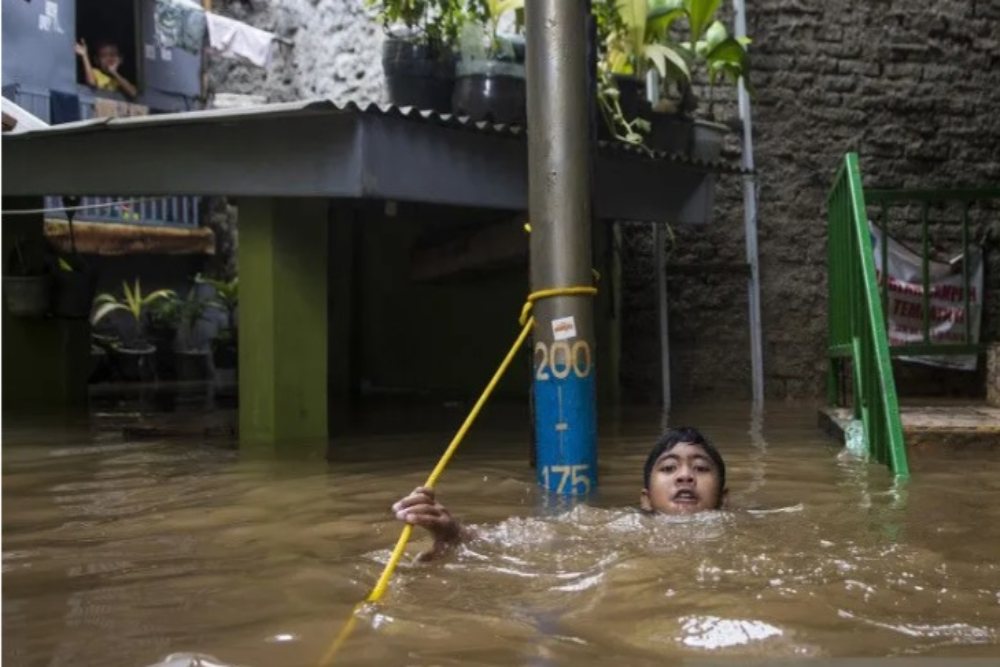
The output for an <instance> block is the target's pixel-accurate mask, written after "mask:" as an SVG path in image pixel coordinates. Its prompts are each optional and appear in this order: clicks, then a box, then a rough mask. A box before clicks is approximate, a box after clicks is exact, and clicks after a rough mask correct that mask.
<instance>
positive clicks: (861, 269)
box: [828, 153, 909, 477]
mask: <svg viewBox="0 0 1000 667" xmlns="http://www.w3.org/2000/svg"><path fill="white" fill-rule="evenodd" d="M828 209H829V213H828V216H829V217H828V220H829V226H828V230H829V240H828V252H829V278H828V284H829V300H830V313H829V336H830V371H829V373H830V375H829V382H828V386H829V387H830V393H831V398H832V399H833V401H834V402H836V398H837V396H836V394H837V381H838V380H837V379H838V376H839V371H840V367H841V364H842V363H843V361H844V359H845V358H849V359H850V360H851V361H852V368H853V376H854V395H853V403H854V416H855V418H857V419H861V420H862V423H863V424H864V432H865V442H866V443H867V446H868V451H869V454H870V455H871V456H872V458H874V459H875V460H876V461H878V462H880V463H884V464H887V465H888V466H889V468H890V469H891V470H892V472H893V473H894V474H895V475H896V476H897V477H908V476H909V465H908V462H907V459H906V448H905V445H904V442H903V428H902V425H901V423H900V419H899V402H898V399H897V396H896V383H895V380H894V378H893V375H892V364H891V360H890V358H889V343H888V337H887V336H886V326H885V317H884V314H883V309H882V301H881V298H880V295H879V287H878V279H877V277H876V274H875V257H874V252H873V250H872V244H871V240H870V238H871V236H870V233H869V231H868V215H867V212H866V208H865V197H864V192H863V191H862V188H861V172H860V169H859V167H858V156H857V154H855V153H848V154H847V155H846V156H845V158H844V163H843V164H842V165H841V167H840V169H839V170H838V172H837V177H836V179H835V180H834V185H833V189H832V191H831V192H830V195H829V198H828ZM886 226H888V225H886ZM886 240H887V239H886Z"/></svg>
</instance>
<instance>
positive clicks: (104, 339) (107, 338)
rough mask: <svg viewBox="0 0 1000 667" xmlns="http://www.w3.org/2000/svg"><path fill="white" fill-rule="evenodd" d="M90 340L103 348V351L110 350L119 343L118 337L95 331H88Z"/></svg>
mask: <svg viewBox="0 0 1000 667" xmlns="http://www.w3.org/2000/svg"><path fill="white" fill-rule="evenodd" d="M90 340H91V342H92V343H93V344H94V345H96V346H97V347H99V348H101V349H103V350H104V351H105V352H110V351H111V350H113V349H114V348H115V346H116V345H118V344H119V341H118V338H117V337H116V336H112V335H111V334H102V333H97V332H95V331H91V332H90Z"/></svg>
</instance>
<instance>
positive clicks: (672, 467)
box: [660, 464, 677, 472]
mask: <svg viewBox="0 0 1000 667" xmlns="http://www.w3.org/2000/svg"><path fill="white" fill-rule="evenodd" d="M660 470H661V471H663V472H673V471H675V470H677V466H675V465H673V464H667V465H665V466H663V467H662V468H660Z"/></svg>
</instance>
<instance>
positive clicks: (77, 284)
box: [52, 270, 97, 320]
mask: <svg viewBox="0 0 1000 667" xmlns="http://www.w3.org/2000/svg"><path fill="white" fill-rule="evenodd" d="M96 287H97V274H96V273H94V272H93V271H90V270H83V271H57V272H56V274H55V289H54V295H53V299H52V314H53V315H55V316H56V317H62V318H66V319H71V320H83V319H86V318H88V317H90V311H91V308H93V306H94V291H95V289H96Z"/></svg>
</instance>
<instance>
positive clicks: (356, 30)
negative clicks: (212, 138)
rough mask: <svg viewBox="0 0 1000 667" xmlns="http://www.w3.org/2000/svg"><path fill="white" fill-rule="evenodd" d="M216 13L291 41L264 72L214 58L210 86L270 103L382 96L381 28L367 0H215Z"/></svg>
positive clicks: (279, 48) (275, 51)
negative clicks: (259, 96) (366, 2)
mask: <svg viewBox="0 0 1000 667" xmlns="http://www.w3.org/2000/svg"><path fill="white" fill-rule="evenodd" d="M214 8H215V11H217V12H219V13H220V14H225V15H227V16H231V17H233V18H235V19H239V20H241V21H246V22H247V23H250V24H251V25H254V26H256V27H258V28H262V29H264V30H268V31H270V32H273V33H275V34H277V35H279V36H281V37H283V38H285V39H288V40H290V41H291V42H292V43H293V46H287V45H283V44H278V45H275V46H273V47H272V48H273V51H272V54H273V58H272V62H271V63H270V66H269V67H268V68H267V69H266V70H264V69H261V68H258V67H254V66H252V65H247V64H244V63H241V62H239V61H236V60H227V59H223V58H219V57H218V56H210V57H209V70H208V71H209V89H210V90H211V91H218V92H226V93H240V94H248V95H249V94H253V95H263V96H264V97H265V98H266V99H267V101H269V102H286V101H290V100H299V99H312V98H317V97H323V98H330V99H333V100H334V101H336V102H347V101H354V102H359V103H364V102H379V101H382V86H383V80H382V65H381V48H382V29H381V27H380V26H379V25H378V24H377V23H376V22H375V21H374V19H373V16H374V14H373V12H371V11H370V10H368V9H367V8H366V6H365V3H364V1H363V0H216V2H215V3H214Z"/></svg>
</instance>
